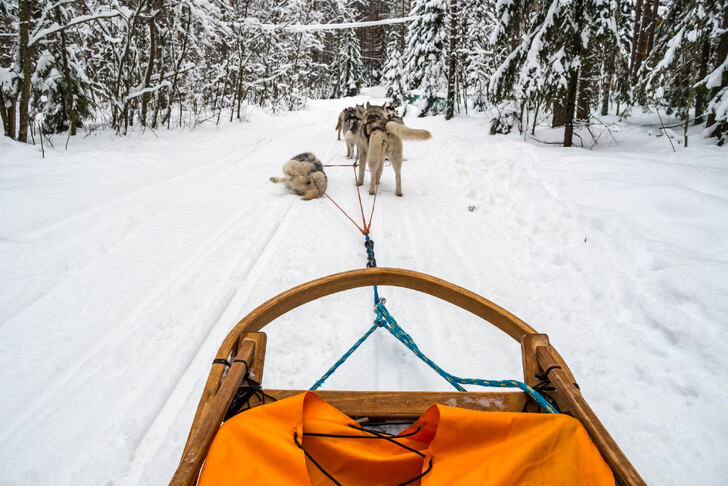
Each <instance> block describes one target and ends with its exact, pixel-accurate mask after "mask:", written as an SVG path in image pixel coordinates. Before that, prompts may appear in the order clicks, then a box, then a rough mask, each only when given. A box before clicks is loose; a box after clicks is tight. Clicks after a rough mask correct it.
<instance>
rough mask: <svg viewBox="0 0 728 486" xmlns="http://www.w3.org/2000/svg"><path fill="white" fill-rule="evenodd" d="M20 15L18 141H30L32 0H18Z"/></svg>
mask: <svg viewBox="0 0 728 486" xmlns="http://www.w3.org/2000/svg"><path fill="white" fill-rule="evenodd" d="M18 7H19V11H18V17H19V20H20V29H19V32H18V39H19V46H18V55H19V56H20V59H18V64H19V65H20V67H21V69H22V72H23V83H22V85H21V90H20V106H19V111H20V113H19V118H20V119H19V120H18V124H19V126H18V141H19V142H24V143H27V142H28V123H29V121H30V120H29V116H28V112H29V108H30V79H31V75H32V72H31V59H30V56H31V55H32V49H31V47H30V46H29V45H28V41H29V32H30V0H19V1H18Z"/></svg>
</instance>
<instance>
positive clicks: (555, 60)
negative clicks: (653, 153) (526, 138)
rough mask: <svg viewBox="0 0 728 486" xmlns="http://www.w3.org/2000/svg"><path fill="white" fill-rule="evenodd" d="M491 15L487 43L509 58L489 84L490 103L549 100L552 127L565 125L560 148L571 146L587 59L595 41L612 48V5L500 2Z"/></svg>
mask: <svg viewBox="0 0 728 486" xmlns="http://www.w3.org/2000/svg"><path fill="white" fill-rule="evenodd" d="M537 5H538V9H537V10H534V8H535V7H536V6H537ZM496 15H497V23H496V27H495V29H494V32H493V36H492V41H493V43H494V44H496V47H497V48H500V49H504V50H507V51H509V52H510V54H509V55H508V57H507V58H506V59H505V61H504V62H503V63H502V64H501V65H500V67H499V68H498V70H497V71H496V73H495V75H494V76H493V78H492V79H491V83H490V92H491V96H492V99H493V101H494V102H496V103H499V102H502V101H503V100H520V101H521V103H522V105H521V106H525V105H529V104H530V105H536V106H538V104H539V103H542V102H546V101H548V100H553V101H554V109H553V112H554V126H560V125H564V127H565V129H564V146H565V147H569V146H571V145H572V136H573V128H574V118H575V115H576V106H577V91H578V83H579V76H580V74H581V73H582V72H583V71H582V68H583V66H585V65H587V63H589V61H590V55H591V54H593V53H595V52H596V51H597V49H604V47H603V46H601V45H600V40H601V41H602V42H604V40H605V39H610V40H609V42H608V44H607V45H606V48H607V49H610V50H611V49H615V48H616V45H617V43H616V27H615V26H614V23H613V20H612V19H613V16H614V10H612V8H611V3H610V2H609V1H607V0H550V1H546V2H542V3H540V4H535V2H533V1H523V2H511V1H509V0H499V2H498V3H497V4H496ZM590 25H591V26H592V27H591V28H590V27H589V26H590ZM590 40H592V41H593V43H592V44H590ZM587 74H588V71H587ZM585 78H588V76H585Z"/></svg>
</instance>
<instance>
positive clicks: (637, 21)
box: [629, 0, 643, 76]
mask: <svg viewBox="0 0 728 486" xmlns="http://www.w3.org/2000/svg"><path fill="white" fill-rule="evenodd" d="M642 1H643V0H637V4H636V5H635V9H634V28H633V29H632V53H631V55H630V56H629V72H630V74H632V76H634V73H635V71H636V69H635V64H636V62H637V55H638V52H639V48H638V47H637V44H638V39H639V35H640V32H641V31H642V28H641V22H642Z"/></svg>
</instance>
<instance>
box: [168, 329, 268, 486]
mask: <svg viewBox="0 0 728 486" xmlns="http://www.w3.org/2000/svg"><path fill="white" fill-rule="evenodd" d="M255 347H256V346H255V341H253V340H250V339H246V340H245V341H243V342H242V343H241V344H240V349H239V350H238V354H237V355H236V356H235V360H234V361H233V363H232V364H231V365H230V370H228V373H227V375H225V379H224V380H223V381H222V383H221V384H220V389H219V390H218V393H217V394H215V398H214V399H213V400H212V404H211V405H210V408H209V410H208V412H207V413H206V414H205V415H204V416H203V417H202V420H201V423H200V425H199V427H197V428H196V429H195V431H194V433H192V434H191V435H190V438H189V439H188V443H187V447H186V448H185V452H184V455H183V456H182V460H181V461H180V463H179V466H178V467H177V471H176V472H175V473H174V476H173V477H172V481H171V482H170V483H169V484H170V485H175V486H189V485H193V484H195V483H196V482H197V475H198V474H199V471H200V468H201V467H202V462H203V461H204V459H205V456H206V455H207V451H208V450H209V449H210V444H212V439H213V438H214V437H215V434H216V433H217V429H219V428H220V424H221V423H222V421H223V419H224V418H225V414H226V413H227V411H228V409H229V408H230V403H231V402H232V401H233V397H234V396H235V392H236V391H237V390H238V387H239V386H240V383H241V382H242V381H243V378H245V373H246V372H247V371H248V363H252V361H253V356H254V355H255Z"/></svg>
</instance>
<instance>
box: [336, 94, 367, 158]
mask: <svg viewBox="0 0 728 486" xmlns="http://www.w3.org/2000/svg"><path fill="white" fill-rule="evenodd" d="M362 116H364V105H356V106H354V107H349V108H346V109H345V110H344V111H342V112H341V114H340V115H339V121H340V123H339V125H336V127H337V129H339V128H340V131H339V133H341V131H342V130H343V132H344V139H345V140H346V158H347V159H353V158H354V146H355V145H356V139H357V137H358V136H359V127H360V126H361V118H362ZM339 140H341V139H339Z"/></svg>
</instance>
